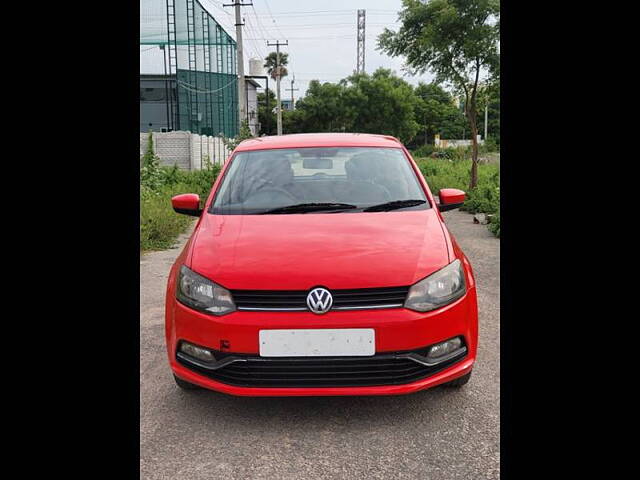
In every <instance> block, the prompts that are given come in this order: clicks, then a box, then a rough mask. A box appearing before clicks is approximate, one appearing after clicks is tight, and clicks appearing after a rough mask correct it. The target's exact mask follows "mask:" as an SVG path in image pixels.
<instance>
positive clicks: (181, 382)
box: [173, 375, 200, 390]
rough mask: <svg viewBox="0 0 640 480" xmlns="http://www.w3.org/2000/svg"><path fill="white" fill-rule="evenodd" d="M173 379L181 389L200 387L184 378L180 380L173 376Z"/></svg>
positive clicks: (197, 388)
mask: <svg viewBox="0 0 640 480" xmlns="http://www.w3.org/2000/svg"><path fill="white" fill-rule="evenodd" d="M173 379H174V380H175V381H176V385H178V386H179V387H180V388H181V389H182V390H199V389H200V387H199V386H198V385H194V384H193V383H189V382H187V381H186V380H182V379H181V378H179V377H177V376H175V375H174V376H173Z"/></svg>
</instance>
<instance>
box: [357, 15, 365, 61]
mask: <svg viewBox="0 0 640 480" xmlns="http://www.w3.org/2000/svg"><path fill="white" fill-rule="evenodd" d="M364 24H365V10H358V22H357V24H356V26H357V27H358V35H357V36H358V58H357V63H356V73H364Z"/></svg>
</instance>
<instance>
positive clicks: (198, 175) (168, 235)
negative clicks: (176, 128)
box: [140, 138, 220, 251]
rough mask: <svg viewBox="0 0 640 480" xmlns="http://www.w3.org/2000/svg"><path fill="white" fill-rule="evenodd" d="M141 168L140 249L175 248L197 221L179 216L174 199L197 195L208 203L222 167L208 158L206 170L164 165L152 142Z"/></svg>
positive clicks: (142, 160)
mask: <svg viewBox="0 0 640 480" xmlns="http://www.w3.org/2000/svg"><path fill="white" fill-rule="evenodd" d="M141 164H142V166H141V167H140V250H143V251H144V250H160V249H165V248H169V247H171V246H172V245H173V244H174V243H175V241H176V239H177V238H178V236H179V235H180V234H181V233H183V232H184V231H185V229H186V228H187V227H188V226H189V225H190V224H191V223H192V221H193V220H194V219H193V217H188V216H185V215H180V214H177V213H175V212H174V211H173V208H172V206H171V197H173V196H175V195H178V194H180V193H196V194H198V195H199V196H200V200H201V205H203V204H204V202H205V201H206V199H207V197H208V196H209V193H210V191H211V187H212V186H213V182H214V181H215V179H216V177H217V176H218V174H219V173H220V166H218V165H212V164H211V162H210V161H209V159H208V158H207V159H205V162H204V166H205V168H203V169H202V170H194V171H184V170H180V169H179V168H178V166H177V165H174V166H173V167H163V166H160V162H159V159H158V157H157V156H156V155H155V154H154V153H153V141H152V140H151V138H150V140H149V143H148V146H147V153H145V155H144V156H143V158H142V159H141Z"/></svg>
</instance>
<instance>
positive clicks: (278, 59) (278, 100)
mask: <svg viewBox="0 0 640 480" xmlns="http://www.w3.org/2000/svg"><path fill="white" fill-rule="evenodd" d="M286 42H287V43H280V41H279V40H277V41H276V42H275V43H269V42H268V41H267V46H268V47H274V46H275V47H276V95H277V96H278V98H277V109H278V110H277V114H278V117H277V118H278V135H282V102H281V101H280V45H283V46H285V45H289V40H287V41H286Z"/></svg>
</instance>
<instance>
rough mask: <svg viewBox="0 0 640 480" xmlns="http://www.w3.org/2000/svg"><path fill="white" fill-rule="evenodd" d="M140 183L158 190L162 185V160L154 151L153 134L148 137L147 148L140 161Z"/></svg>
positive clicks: (150, 133)
mask: <svg viewBox="0 0 640 480" xmlns="http://www.w3.org/2000/svg"><path fill="white" fill-rule="evenodd" d="M140 164H141V165H140V183H143V184H145V185H147V186H149V187H150V188H156V187H158V186H160V185H161V184H162V172H161V170H160V158H159V157H158V156H157V155H156V154H155V152H154V149H153V133H152V132H149V134H148V135H147V148H146V150H145V152H144V155H142V158H141V159H140Z"/></svg>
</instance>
